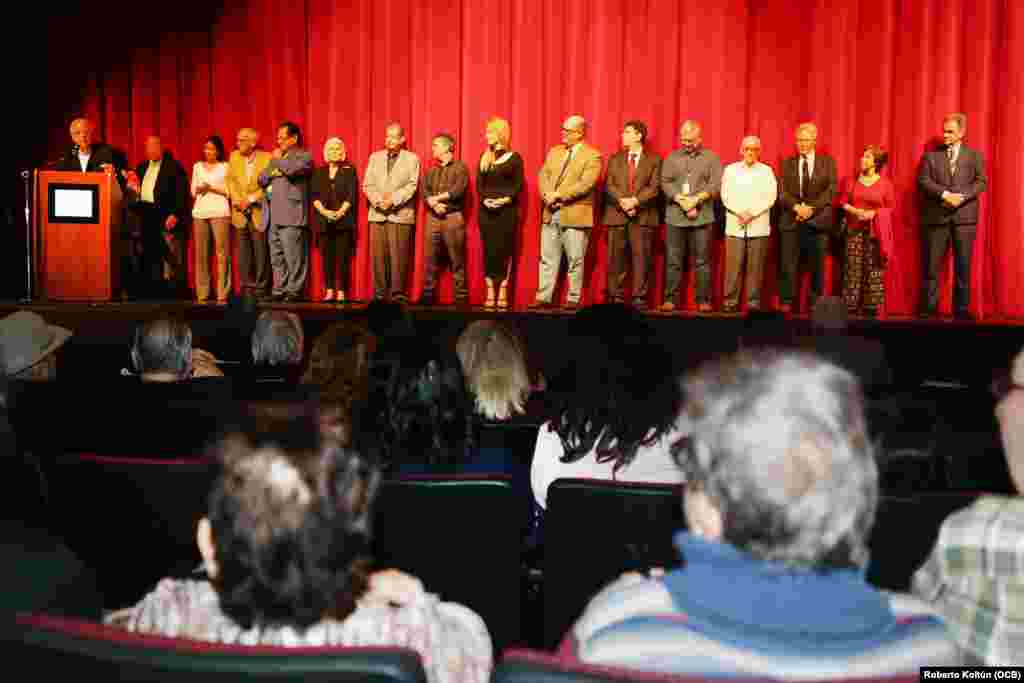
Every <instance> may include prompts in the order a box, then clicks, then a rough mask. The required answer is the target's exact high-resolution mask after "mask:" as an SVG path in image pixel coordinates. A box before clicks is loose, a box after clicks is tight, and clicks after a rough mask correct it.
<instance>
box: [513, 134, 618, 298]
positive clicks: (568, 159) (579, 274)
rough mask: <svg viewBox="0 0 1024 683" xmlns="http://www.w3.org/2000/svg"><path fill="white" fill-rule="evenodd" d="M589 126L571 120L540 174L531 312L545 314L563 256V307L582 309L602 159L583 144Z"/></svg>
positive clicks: (595, 150) (597, 152)
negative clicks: (540, 212) (539, 310)
mask: <svg viewBox="0 0 1024 683" xmlns="http://www.w3.org/2000/svg"><path fill="white" fill-rule="evenodd" d="M586 134H587V122H586V120H584V118H583V117H582V116H578V115H575V116H570V117H569V118H567V119H566V120H565V123H563V124H562V144H560V145H555V146H554V147H552V148H551V151H549V152H548V156H547V159H545V160H544V166H543V168H541V170H540V186H539V187H540V196H541V200H542V202H543V204H544V225H543V226H542V227H541V233H540V277H539V282H538V284H537V298H536V300H535V301H534V302H533V303H532V304H530V308H546V307H548V306H550V305H551V296H552V295H553V294H554V291H555V282H556V281H557V280H558V268H559V266H560V265H561V263H562V253H563V251H564V253H565V255H566V256H567V257H568V261H569V268H568V271H569V272H568V274H569V294H568V296H567V297H566V302H565V307H566V308H569V309H572V308H576V307H577V306H579V304H580V295H581V293H582V290H583V258H584V256H586V254H587V242H588V241H589V239H590V229H591V228H592V227H593V226H594V187H595V186H596V185H597V179H598V178H599V177H600V176H601V153H600V152H599V151H598V150H597V149H595V148H594V147H591V146H590V145H588V144H587V143H586V142H584V138H585V137H586Z"/></svg>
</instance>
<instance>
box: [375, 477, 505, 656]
mask: <svg viewBox="0 0 1024 683" xmlns="http://www.w3.org/2000/svg"><path fill="white" fill-rule="evenodd" d="M375 508H376V510H375V522H374V557H375V558H376V560H377V566H378V567H395V568H398V569H401V570H402V571H405V572H409V573H411V574H414V575H415V576H417V577H419V578H420V579H421V580H422V581H423V583H424V585H425V586H426V588H427V590H428V591H430V592H431V593H436V594H438V595H440V596H441V599H442V600H446V601H451V602H458V603H462V604H464V605H466V606H467V607H469V608H470V609H472V610H474V611H475V612H476V613H477V614H479V615H480V616H481V617H482V618H483V620H484V622H485V623H486V624H487V628H488V630H489V631H490V634H491V639H492V641H493V643H494V646H495V651H498V649H499V648H501V647H503V646H504V645H511V644H513V643H514V642H516V641H517V640H518V638H519V635H520V634H519V627H520V593H521V589H520V568H519V564H520V562H519V543H520V537H519V534H520V531H521V529H522V509H523V505H522V502H521V501H520V500H518V499H517V498H516V496H515V494H514V493H513V489H512V484H511V481H510V480H509V478H508V477H504V476H493V477H488V476H482V477H481V476H476V475H474V476H472V477H470V476H466V477H459V476H455V477H433V476H416V477H407V478H403V479H396V480H389V481H385V482H384V483H383V484H382V486H381V490H380V493H379V495H378V498H377V504H376V506H375Z"/></svg>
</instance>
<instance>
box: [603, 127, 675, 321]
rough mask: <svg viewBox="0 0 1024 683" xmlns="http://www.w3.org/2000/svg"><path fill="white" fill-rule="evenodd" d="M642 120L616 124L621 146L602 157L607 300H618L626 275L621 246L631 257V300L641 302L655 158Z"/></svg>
mask: <svg viewBox="0 0 1024 683" xmlns="http://www.w3.org/2000/svg"><path fill="white" fill-rule="evenodd" d="M646 140H647V126H646V124H644V122H643V121H627V122H626V123H625V125H624V126H623V127H622V150H621V151H620V152H618V153H616V154H615V155H613V156H612V158H611V159H609V160H608V182H607V183H606V184H605V195H606V197H605V207H604V225H605V227H606V228H607V229H608V292H607V301H608V302H609V303H621V302H622V287H623V284H625V280H626V247H627V245H628V246H629V251H630V255H631V257H632V261H633V268H632V270H633V305H634V306H636V307H637V308H645V307H646V306H647V289H648V282H649V276H650V272H651V258H652V255H653V251H652V248H651V243H652V241H653V238H654V231H655V230H657V229H658V223H659V222H660V218H659V216H658V203H657V200H658V192H659V189H660V184H659V183H660V181H659V177H660V169H661V159H660V158H658V155H657V154H652V153H651V152H649V151H647V150H645V149H644V142H646Z"/></svg>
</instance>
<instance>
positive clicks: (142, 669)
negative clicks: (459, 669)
mask: <svg viewBox="0 0 1024 683" xmlns="http://www.w3.org/2000/svg"><path fill="white" fill-rule="evenodd" d="M0 640H2V641H3V645H4V654H5V655H6V657H5V661H4V666H5V667H7V669H8V671H11V672H17V673H18V674H23V675H24V676H25V677H29V676H30V677H31V678H32V679H34V680H39V681H59V680H81V681H145V682H151V683H157V682H161V683H162V682H167V683H173V682H175V681H180V682H182V683H184V682H187V683H226V682H227V681H240V680H251V679H254V680H259V681H269V682H273V683H285V682H295V683H298V682H300V681H302V682H305V683H355V682H356V681H359V682H361V683H362V682H366V683H425V681H426V676H425V674H424V671H423V667H422V665H421V664H420V660H419V655H417V654H416V653H415V652H413V651H411V650H406V649H402V648H377V647H371V648H337V647H325V648H278V647H247V646H233V645H215V644H206V643H199V642H195V641H188V640H180V639H171V638H161V637H154V636H145V635H139V634H134V633H128V632H125V631H121V630H119V629H115V628H110V627H106V626H102V625H100V624H96V623H92V622H85V621H78V620H73V619H63V618H58V617H46V616H40V615H19V617H18V618H17V620H16V621H14V622H7V623H4V624H3V625H2V626H0Z"/></svg>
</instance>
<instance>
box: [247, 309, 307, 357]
mask: <svg viewBox="0 0 1024 683" xmlns="http://www.w3.org/2000/svg"><path fill="white" fill-rule="evenodd" d="M304 343H305V333H304V332H303V329H302V321H301V320H300V319H299V316H297V315H295V314H294V313H290V312H286V311H265V312H264V313H262V314H260V317H259V318H258V319H257V320H256V327H255V329H254V330H253V332H252V360H253V363H254V364H256V365H272V366H277V365H298V364H300V363H301V362H302V347H303V344H304Z"/></svg>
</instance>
